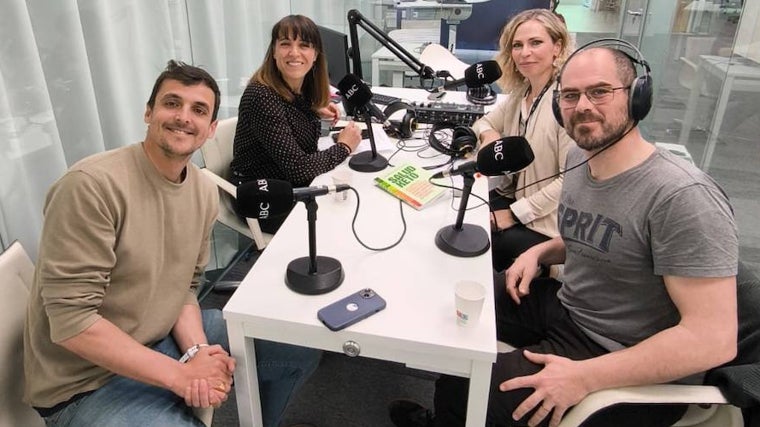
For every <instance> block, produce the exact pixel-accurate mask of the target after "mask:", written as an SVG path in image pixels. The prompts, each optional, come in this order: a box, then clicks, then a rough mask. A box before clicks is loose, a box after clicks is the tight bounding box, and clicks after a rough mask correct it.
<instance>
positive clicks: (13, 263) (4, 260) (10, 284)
mask: <svg viewBox="0 0 760 427" xmlns="http://www.w3.org/2000/svg"><path fill="white" fill-rule="evenodd" d="M0 277H1V278H2V284H0V292H2V293H1V294H0V295H2V296H1V297H0V313H2V314H1V315H2V319H3V321H2V322H0V340H2V341H0V343H2V347H0V348H1V350H0V387H1V388H2V392H0V426H30V427H36V426H40V427H43V426H44V425H45V422H44V421H43V420H42V417H40V415H39V414H38V413H37V411H35V410H34V409H32V407H31V406H29V405H27V404H26V403H24V402H22V401H21V398H22V395H23V392H24V356H23V350H24V342H23V333H24V320H25V319H26V304H27V300H28V299H29V289H30V288H31V286H32V279H33V277H34V264H32V260H30V259H29V256H27V254H26V252H25V251H24V248H23V247H21V244H20V243H19V242H13V243H12V244H11V246H10V247H9V248H8V249H6V250H5V252H3V253H2V254H0Z"/></svg>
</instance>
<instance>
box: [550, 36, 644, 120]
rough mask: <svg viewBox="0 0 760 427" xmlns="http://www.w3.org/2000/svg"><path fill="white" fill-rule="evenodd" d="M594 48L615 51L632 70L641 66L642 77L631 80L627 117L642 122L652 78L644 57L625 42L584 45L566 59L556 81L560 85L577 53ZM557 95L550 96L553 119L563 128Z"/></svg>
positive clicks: (612, 40)
mask: <svg viewBox="0 0 760 427" xmlns="http://www.w3.org/2000/svg"><path fill="white" fill-rule="evenodd" d="M595 47H609V48H613V49H616V50H618V51H620V52H621V53H623V54H624V55H625V56H627V57H628V59H630V60H631V63H633V68H634V70H635V69H636V64H639V65H641V67H642V68H643V69H644V75H641V76H639V75H637V77H636V78H635V79H634V80H633V83H631V87H630V91H629V94H628V116H629V117H630V118H631V119H633V120H635V121H637V122H638V121H641V120H643V119H644V117H646V116H647V114H648V113H649V110H650V109H651V108H652V76H651V75H650V73H651V70H650V68H649V63H648V62H647V61H646V59H644V56H643V55H642V54H641V52H640V51H639V49H638V48H636V46H634V45H633V44H631V43H629V42H628V41H626V40H621V39H615V38H604V39H598V40H594V41H592V42H589V43H586V44H584V45H583V46H581V47H579V48H578V49H577V50H576V51H575V52H573V53H572V55H570V56H569V57H568V58H567V60H566V61H565V63H564V64H563V65H562V68H561V69H560V71H559V74H558V75H557V81H558V82H559V83H560V85H561V83H562V73H563V72H564V71H565V67H566V66H567V64H568V63H569V62H570V60H571V59H572V58H573V57H574V56H575V55H577V54H578V53H579V52H582V51H584V50H588V49H591V48H595ZM627 51H628V52H627ZM559 94H560V91H559V90H555V91H554V94H553V96H552V112H553V113H554V118H555V119H557V123H559V125H560V126H564V124H563V123H562V109H561V108H560V106H559Z"/></svg>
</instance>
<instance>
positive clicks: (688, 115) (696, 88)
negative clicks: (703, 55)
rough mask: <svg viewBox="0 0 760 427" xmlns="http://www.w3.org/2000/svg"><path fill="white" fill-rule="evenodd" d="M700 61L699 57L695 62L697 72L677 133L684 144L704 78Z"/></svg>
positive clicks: (692, 121) (686, 141)
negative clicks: (698, 60)
mask: <svg viewBox="0 0 760 427" xmlns="http://www.w3.org/2000/svg"><path fill="white" fill-rule="evenodd" d="M701 61H702V60H701V59H700V62H699V63H698V64H697V73H696V75H695V76H694V81H693V82H692V85H691V92H689V100H688V101H687V102H686V112H685V113H684V116H683V122H682V123H681V133H680V134H679V135H678V143H679V144H681V145H686V144H687V143H688V142H689V134H690V133H691V128H692V125H693V124H694V117H695V116H696V115H697V106H698V103H699V94H700V92H701V91H702V82H703V81H704V79H705V68H704V64H702V62H701Z"/></svg>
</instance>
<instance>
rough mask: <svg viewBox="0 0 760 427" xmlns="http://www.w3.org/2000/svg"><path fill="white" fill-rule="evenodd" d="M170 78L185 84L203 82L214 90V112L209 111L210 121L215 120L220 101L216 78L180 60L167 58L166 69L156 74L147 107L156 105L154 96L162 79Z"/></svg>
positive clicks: (151, 107) (193, 84) (190, 84)
mask: <svg viewBox="0 0 760 427" xmlns="http://www.w3.org/2000/svg"><path fill="white" fill-rule="evenodd" d="M167 79H171V80H176V81H178V82H180V83H182V84H183V85H185V86H195V85H198V84H204V85H206V86H208V87H209V89H211V91H212V92H214V112H213V113H211V122H212V123H213V122H214V120H216V115H217V113H219V103H220V101H221V99H220V97H221V94H220V93H219V85H217V84H216V80H214V78H213V77H211V74H209V73H208V72H207V71H206V70H204V69H202V68H198V67H195V66H193V65H187V64H185V63H184V62H181V61H175V60H173V59H171V60H169V62H168V63H167V64H166V69H164V71H163V72H162V73H161V74H159V75H158V78H157V79H156V83H154V84H153V91H152V92H151V93H150V98H148V107H149V108H150V109H151V110H152V109H153V106H155V105H156V96H157V95H158V91H159V89H160V88H161V84H163V82H164V80H167Z"/></svg>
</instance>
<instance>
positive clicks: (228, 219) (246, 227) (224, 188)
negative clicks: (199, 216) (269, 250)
mask: <svg viewBox="0 0 760 427" xmlns="http://www.w3.org/2000/svg"><path fill="white" fill-rule="evenodd" d="M237 121H238V119H237V117H230V118H228V119H223V120H219V124H217V126H216V133H215V134H214V137H213V138H209V139H208V140H207V141H206V143H205V144H203V146H201V154H202V155H203V163H204V164H205V165H206V167H205V168H204V169H205V172H206V175H207V176H208V177H209V178H210V179H211V180H212V181H213V182H214V183H215V184H216V185H217V186H218V187H219V205H220V206H219V218H218V219H219V222H221V223H222V224H224V225H226V226H228V227H230V228H232V229H234V230H236V231H238V232H239V233H242V234H244V235H246V236H248V237H250V238H252V239H253V241H254V242H255V243H256V247H257V248H258V249H259V250H263V249H264V248H265V247H266V246H267V245H268V244H269V241H270V240H271V239H272V235H271V234H266V233H263V232H262V231H261V227H259V222H258V221H257V220H256V219H255V218H246V221H243V220H242V219H241V218H239V217H238V216H237V214H236V213H235V209H234V208H233V206H232V203H233V202H232V199H233V198H234V194H235V192H234V186H233V184H231V183H229V182H228V181H227V178H229V176H230V162H232V147H233V142H234V140H235V129H236V127H237Z"/></svg>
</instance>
